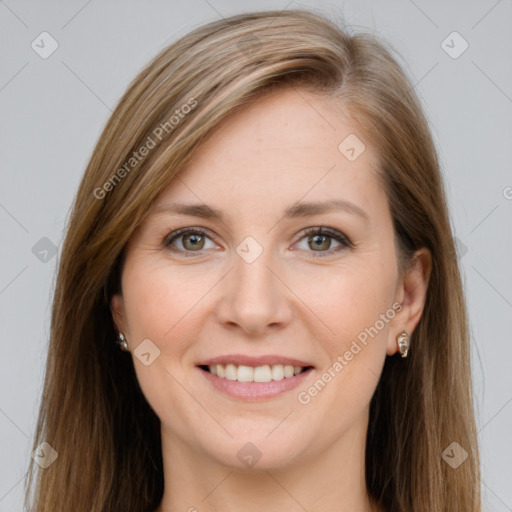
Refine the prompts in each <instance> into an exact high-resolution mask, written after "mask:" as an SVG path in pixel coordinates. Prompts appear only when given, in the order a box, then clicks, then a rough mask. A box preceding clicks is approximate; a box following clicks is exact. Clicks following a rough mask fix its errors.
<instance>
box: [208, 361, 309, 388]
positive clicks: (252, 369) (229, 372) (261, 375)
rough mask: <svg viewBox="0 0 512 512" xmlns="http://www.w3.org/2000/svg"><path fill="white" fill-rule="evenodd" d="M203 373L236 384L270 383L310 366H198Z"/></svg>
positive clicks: (286, 377) (293, 375)
mask: <svg viewBox="0 0 512 512" xmlns="http://www.w3.org/2000/svg"><path fill="white" fill-rule="evenodd" d="M199 368H200V369H201V370H203V371H205V372H208V373H210V374H211V375H215V376H217V377H219V378H220V379H226V380H236V381H238V382H262V383H263V382H271V381H280V380H283V379H290V378H292V377H295V376H297V375H300V374H302V373H305V372H307V371H309V370H311V369H312V368H313V367H312V366H294V365H289V364H287V365H284V364H272V365H269V364H266V365H262V366H247V365H236V364H232V363H230V364H211V365H199Z"/></svg>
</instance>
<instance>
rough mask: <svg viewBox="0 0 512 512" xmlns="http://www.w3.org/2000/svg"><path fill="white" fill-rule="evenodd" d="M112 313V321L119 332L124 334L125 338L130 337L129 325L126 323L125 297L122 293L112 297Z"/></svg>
mask: <svg viewBox="0 0 512 512" xmlns="http://www.w3.org/2000/svg"><path fill="white" fill-rule="evenodd" d="M110 311H111V312H112V319H113V321H114V325H115V327H116V329H117V331H118V332H122V333H123V334H124V336H125V337H127V336H129V334H130V333H129V332H128V323H127V321H126V312H125V307H124V300H123V296H122V295H121V294H120V293H116V294H114V295H112V298H111V300H110Z"/></svg>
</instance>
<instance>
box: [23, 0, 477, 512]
mask: <svg viewBox="0 0 512 512" xmlns="http://www.w3.org/2000/svg"><path fill="white" fill-rule="evenodd" d="M454 255H455V249H454V239H453V235H452V231H451V226H450V221H449V215H448V210H447V205H446V200H445V194H444V189H443V184H442V180H441V177H440V172H439V164H438V161H437V156H436V151H435V147H434V144H433V142H432V138H431V134H430V131H429V128H428V125H427V122H426V120H425V117H424V114H423V113H422V110H421V107H420V104H419V101H418V99H417V98H416V96H415V94H414V91H413V89H412V87H411V84H410V82H409V81H408V79H407V77H406V76H405V74H404V73H403V71H402V69H401V68H400V66H399V65H398V63H397V62H396V61H395V59H394V58H393V57H392V56H391V54H390V52H389V51H388V50H387V49H386V48H385V46H384V45H383V44H382V43H380V42H379V41H378V40H377V39H376V38H375V37H372V36H368V35H353V36H350V35H348V34H346V33H345V32H343V31H341V30H340V29H339V28H337V27H336V26H335V25H333V24H332V23H331V22H329V21H328V20H326V19H325V18H323V17H321V16H319V15H316V14H314V13H311V12H307V11H302V10H293V11H285V12H281V13H278V12H260V13H253V14H247V15H240V16H235V17H232V18H229V19H224V20H222V21H218V22H215V23H211V24H209V25H206V26H204V27H201V28H199V29H197V30H194V31H193V32H191V33H190V34H188V35H187V36H185V37H183V38H182V39H180V40H179V41H177V42H175V43H174V44H173V45H171V46H170V47H169V48H167V49H165V50H164V51H163V52H161V53H160V55H158V56H157V57H156V58H155V59H154V60H153V61H152V62H151V63H150V64H149V65H148V66H147V68H146V69H144V70H143V71H142V72H141V73H140V74H139V76H138V77H137V78H136V79H135V81H134V82H133V84H132V85H131V86H130V88H129V89H128V91H127V92H126V93H125V95H124V96H123V98H122V99H121V101H120V103H119V105H118V106H117V108H116V110H115V112H114V114H113V115H112V117H111V119H110V120H109V122H108V124H107V126H106V128H105V130H104V132H103V134H102V136H101V137H100V140H99V142H98V145H97V147H96V149H95V151H94V153H93V156H92V159H91V161H90V163H89V166H88V168H87V170H86V172H85V175H84V177H83V180H82V183H81V185H80V188H79V191H78V194H77V197H76V200H75V205H74V209H73V211H72V215H71V218H70V222H69V226H68V232H67V237H66V240H65V243H64V247H63V252H62V259H61V263H60V268H59V274H58V280H57V286H56V291H55V299H54V305H53V314H52V328H51V343H50V351H49V356H48V363H47V372H46V378H45V385H44V398H43V400H42V404H41V411H40V416H39V421H38V425H37V436H36V441H35V444H34V450H35V455H34V457H33V459H34V460H33V461H32V463H31V472H30V475H31V478H30V480H29V483H28V485H27V503H28V502H29V494H30V490H31V488H32V483H33V484H34V485H33V490H34V493H33V494H34V495H33V503H34V504H35V507H36V510H38V511H50V510H56V509H59V510H74V511H82V510H83V511H86V510H87V511H90V510H94V511H141V510H148V511H154V510H156V511H157V512H169V511H175V510H189V511H193V510H197V511H203V510H204V511H208V510H223V511H231V510H237V511H238V510H247V511H256V510H265V511H272V510H283V509H284V510H308V511H310V512H311V511H316V510H332V511H335V510H336V511H355V510H357V511H370V510H378V511H386V512H391V511H393V512H395V511H414V512H427V511H429V512H432V511H448V510H449V511H451V512H454V511H459V512H462V511H464V512H470V511H471V512H476V511H480V494H479V462H478V447H477V439H476V431H475V420H474V413H473V406H472V388H471V378H470V362H469V338H468V331H467V320H466V309H465V303H464V297H463V293H462V287H461V280H460V275H459V270H458V267H457V260H456V258H455V257H454ZM43 443H47V444H43ZM37 450H40V451H39V453H38V452H37ZM53 450H54V452H53ZM48 453H51V454H53V456H52V457H51V458H50V459H48V457H46V455H47V454H48ZM45 454H46V455H45ZM38 455H39V457H46V459H45V460H46V462H47V463H46V464H41V463H40V462H38ZM49 460H51V461H52V462H51V463H48V461H49ZM44 466H46V467H44Z"/></svg>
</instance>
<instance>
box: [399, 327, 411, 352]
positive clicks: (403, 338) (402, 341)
mask: <svg viewBox="0 0 512 512" xmlns="http://www.w3.org/2000/svg"><path fill="white" fill-rule="evenodd" d="M409 340H410V338H409V334H407V332H406V331H402V332H401V333H400V334H399V335H398V336H397V338H396V341H397V343H398V349H399V350H400V355H401V356H402V357H407V352H408V351H409Z"/></svg>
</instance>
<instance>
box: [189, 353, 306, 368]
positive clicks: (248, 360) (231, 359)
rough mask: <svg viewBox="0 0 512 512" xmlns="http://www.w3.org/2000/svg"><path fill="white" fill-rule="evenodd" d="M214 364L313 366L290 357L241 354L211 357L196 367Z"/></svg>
mask: <svg viewBox="0 0 512 512" xmlns="http://www.w3.org/2000/svg"><path fill="white" fill-rule="evenodd" d="M216 364H224V365H226V364H234V365H236V366H240V365H243V366H254V367H256V366H265V365H269V366H270V365H273V364H282V365H284V366H287V365H290V366H302V367H306V366H313V365H312V364H310V363H307V362H305V361H301V360H300V359H294V358H292V357H285V356H279V355H263V356H258V357H254V356H245V355H243V354H229V355H225V356H217V357H212V358H211V359H206V360H205V361H201V362H200V363H198V364H197V366H213V365H216Z"/></svg>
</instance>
